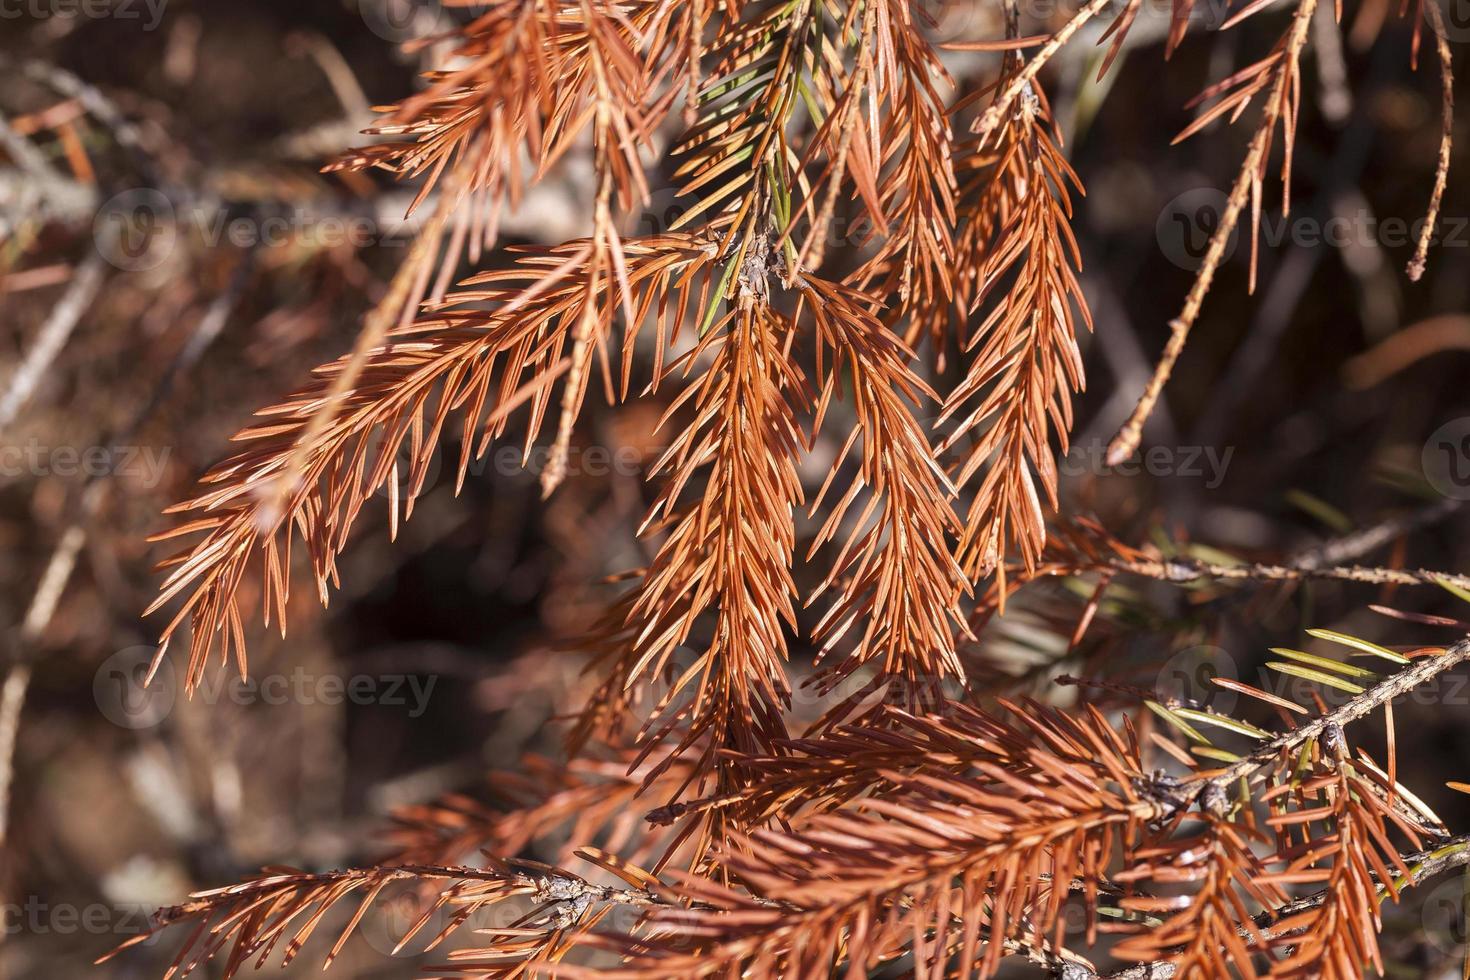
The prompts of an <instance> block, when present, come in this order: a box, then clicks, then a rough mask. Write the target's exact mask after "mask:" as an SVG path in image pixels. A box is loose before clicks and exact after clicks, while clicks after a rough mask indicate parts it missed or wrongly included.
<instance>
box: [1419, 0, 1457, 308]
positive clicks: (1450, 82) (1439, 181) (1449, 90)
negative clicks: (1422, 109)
mask: <svg viewBox="0 0 1470 980" xmlns="http://www.w3.org/2000/svg"><path fill="white" fill-rule="evenodd" d="M1419 6H1421V7H1423V8H1424V16H1425V17H1427V18H1428V19H1429V26H1430V27H1432V28H1433V29H1434V46H1435V50H1436V51H1437V52H1438V54H1439V75H1440V80H1441V82H1442V84H1443V91H1444V95H1443V97H1442V99H1441V106H1442V115H1441V120H1442V121H1441V130H1440V137H1439V162H1438V163H1437V164H1436V165H1435V168H1434V191H1433V192H1432V193H1431V194H1430V195H1429V210H1428V211H1427V212H1426V213H1425V215H1424V227H1423V228H1421V229H1420V230H1419V245H1418V247H1417V248H1415V249H1414V257H1413V258H1412V259H1410V260H1409V268H1408V270H1407V271H1408V274H1409V279H1410V280H1412V281H1414V282H1418V281H1419V277H1420V276H1422V275H1424V262H1425V259H1426V257H1427V256H1428V254H1429V244H1430V239H1432V238H1433V237H1434V226H1435V224H1436V223H1438V221H1439V205H1440V201H1441V200H1443V198H1444V189H1445V185H1446V184H1447V183H1448V182H1449V176H1450V151H1451V150H1452V149H1453V146H1454V130H1455V73H1454V67H1453V61H1452V57H1451V55H1450V44H1449V42H1448V41H1447V40H1445V25H1444V15H1443V14H1442V13H1440V11H1439V4H1438V3H1436V2H1434V0H1429V2H1427V3H1421V4H1420V5H1419Z"/></svg>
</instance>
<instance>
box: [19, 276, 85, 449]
mask: <svg viewBox="0 0 1470 980" xmlns="http://www.w3.org/2000/svg"><path fill="white" fill-rule="evenodd" d="M106 271H107V262H106V260H105V259H103V257H102V253H101V252H100V251H96V252H93V253H92V254H91V255H89V256H87V260H86V261H85V262H83V263H82V265H81V266H80V267H79V268H78V269H77V271H76V274H75V275H74V276H72V280H71V283H70V284H69V285H68V286H67V287H66V292H65V293H63V294H62V296H61V299H60V300H58V301H57V303H56V306H54V307H53V308H52V310H51V315H50V316H48V317H47V318H46V322H45V323H44V324H43V325H42V326H41V331H40V333H39V334H37V335H36V342H35V343H34V344H33V345H31V349H30V350H29V351H28V352H27V353H26V357H25V360H24V361H22V362H21V365H20V367H19V368H17V369H16V372H15V374H13V375H12V376H11V378H10V382H9V384H7V386H6V388H5V394H4V395H3V396H0V431H3V430H4V429H5V427H6V426H8V425H9V424H10V423H11V422H13V421H14V420H15V416H16V415H17V414H18V413H19V412H20V410H21V409H22V408H24V407H25V404H26V402H28V401H30V398H31V395H33V394H35V391H36V386H37V385H39V384H40V383H41V378H42V377H44V376H45V374H46V370H47V369H48V368H49V367H50V366H51V363H52V362H53V361H55V360H56V355H58V354H60V353H61V349H62V348H63V347H65V346H66V341H67V339H68V338H69V337H70V336H71V332H72V330H73V329H75V328H76V325H77V323H78V322H79V321H80V320H81V318H82V314H83V313H84V312H86V310H87V307H88V306H90V305H91V303H92V300H93V299H94V298H95V297H96V295H97V291H98V290H99V289H101V288H102V279H103V277H104V275H105V274H106Z"/></svg>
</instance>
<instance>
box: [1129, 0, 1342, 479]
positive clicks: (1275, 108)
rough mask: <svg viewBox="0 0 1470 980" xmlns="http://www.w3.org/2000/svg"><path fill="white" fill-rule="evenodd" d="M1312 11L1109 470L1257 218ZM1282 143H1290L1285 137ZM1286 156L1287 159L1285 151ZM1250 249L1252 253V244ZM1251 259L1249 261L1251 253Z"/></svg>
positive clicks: (1306, 13)
mask: <svg viewBox="0 0 1470 980" xmlns="http://www.w3.org/2000/svg"><path fill="white" fill-rule="evenodd" d="M1316 6H1317V0H1303V2H1302V3H1301V5H1300V6H1298V7H1297V10H1296V13H1295V14H1294V15H1293V17H1294V19H1293V22H1292V25H1291V29H1290V30H1289V31H1288V32H1287V36H1286V41H1285V45H1284V46H1283V48H1282V50H1281V55H1280V62H1279V64H1278V66H1277V68H1276V79H1275V81H1274V82H1273V84H1272V86H1271V92H1270V94H1269V96H1268V97H1267V100H1266V104H1265V107H1264V109H1263V110H1262V117H1261V122H1260V124H1259V125H1258V126H1257V127H1256V132H1255V135H1254V136H1253V137H1251V143H1250V148H1249V149H1248V150H1247V151H1246V155H1245V161H1244V163H1242V165H1241V168H1240V172H1239V173H1238V174H1237V175H1236V177H1235V185H1234V186H1233V187H1232V188H1231V190H1230V196H1229V198H1227V199H1226V201H1225V210H1224V213H1223V214H1221V216H1220V224H1219V225H1218V226H1217V227H1216V228H1215V233H1214V234H1213V235H1211V236H1210V244H1209V247H1208V249H1207V250H1206V251H1205V257H1204V261H1203V262H1202V263H1201V265H1200V268H1199V272H1198V273H1196V274H1195V279H1194V284H1193V285H1192V286H1191V287H1190V289H1189V295H1187V296H1186V297H1185V298H1184V308H1183V309H1182V310H1181V311H1180V313H1179V315H1178V316H1177V317H1175V318H1174V319H1173V320H1171V321H1170V322H1169V330H1170V334H1169V342H1168V343H1167V344H1166V345H1165V346H1164V353H1163V355H1162V356H1161V357H1160V358H1159V363H1158V366H1157V367H1155V368H1154V374H1153V377H1152V378H1150V379H1149V382H1148V384H1147V385H1146V386H1145V387H1144V390H1143V394H1142V395H1141V396H1140V397H1139V399H1138V404H1137V405H1136V406H1134V408H1133V413H1132V414H1131V415H1129V416H1128V421H1127V422H1125V423H1123V427H1122V428H1121V429H1119V430H1118V434H1117V435H1116V436H1114V437H1113V441H1112V443H1111V444H1109V446H1108V454H1107V462H1108V465H1109V466H1117V465H1118V464H1119V463H1121V462H1123V461H1124V460H1125V459H1127V458H1128V457H1130V456H1132V455H1133V454H1134V453H1135V452H1137V451H1138V444H1139V441H1140V440H1141V439H1142V437H1143V425H1144V423H1145V422H1147V421H1148V417H1149V415H1150V413H1152V412H1153V408H1154V405H1155V403H1157V402H1158V400H1159V396H1160V395H1161V394H1163V391H1164V385H1166V384H1168V382H1169V378H1170V376H1171V375H1172V374H1173V373H1174V365H1175V364H1176V363H1177V362H1178V360H1179V355H1180V354H1182V353H1183V352H1184V345H1185V342H1186V341H1188V339H1189V331H1190V329H1191V328H1193V326H1194V323H1195V320H1197V319H1198V318H1199V313H1200V309H1201V308H1202V307H1203V306H1204V302H1205V295H1206V294H1207V293H1208V292H1209V291H1210V284H1211V283H1213V282H1214V280H1215V273H1216V271H1217V270H1218V269H1219V268H1220V263H1221V262H1222V261H1224V258H1225V246H1226V245H1227V244H1229V242H1230V236H1231V235H1233V234H1234V233H1235V227H1236V225H1237V224H1238V223H1239V221H1240V212H1241V211H1242V210H1243V209H1244V208H1245V205H1246V202H1247V201H1250V202H1251V205H1252V212H1253V217H1255V218H1257V219H1258V218H1259V209H1260V192H1261V191H1260V189H1261V175H1262V172H1263V170H1264V169H1265V165H1266V156H1267V154H1268V153H1269V152H1270V149H1271V140H1272V136H1273V134H1274V133H1275V131H1276V124H1277V123H1278V122H1279V121H1280V120H1281V117H1282V107H1283V104H1284V102H1285V100H1286V99H1287V98H1288V97H1289V95H1290V91H1289V89H1290V86H1291V84H1292V80H1293V79H1294V78H1296V77H1297V61H1298V59H1299V57H1300V56H1301V52H1302V49H1303V48H1304V47H1305V46H1306V43H1307V37H1308V35H1309V34H1310V28H1311V26H1312V14H1313V12H1314V10H1315V9H1316ZM1287 138H1288V140H1289V139H1290V134H1289V133H1288V134H1287ZM1287 153H1288V158H1289V156H1290V147H1289V146H1288V149H1287ZM1251 247H1252V249H1254V248H1255V243H1254V242H1253V243H1252V246H1251ZM1252 255H1253V256H1254V253H1252ZM1251 278H1252V284H1254V278H1255V261H1254V257H1253V258H1252V262H1251Z"/></svg>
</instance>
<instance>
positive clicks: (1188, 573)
mask: <svg viewBox="0 0 1470 980" xmlns="http://www.w3.org/2000/svg"><path fill="white" fill-rule="evenodd" d="M1107 567H1109V568H1112V569H1116V570H1118V571H1120V572H1130V573H1132V574H1134V575H1142V576H1144V577H1146V578H1152V579H1158V580H1159V581H1161V582H1175V583H1180V584H1182V583H1185V582H1196V581H1199V580H1200V579H1217V580H1222V581H1231V580H1233V581H1240V580H1245V579H1249V580H1253V581H1263V582H1299V581H1302V580H1303V579H1334V580H1336V581H1339V582H1364V583H1367V584H1369V585H1440V584H1450V585H1457V586H1459V587H1460V588H1462V589H1470V575H1455V574H1452V573H1449V572H1436V571H1432V570H1430V569H1426V568H1408V569H1406V568H1370V567H1365V566H1363V565H1321V566H1318V565H1314V566H1312V567H1308V568H1299V567H1294V566H1292V565H1261V564H1254V563H1248V564H1244V565H1220V564H1216V563H1215V562H1206V561H1200V560H1198V559H1195V558H1160V559H1155V560H1144V561H1128V560H1125V559H1121V558H1114V559H1111V560H1110V561H1108V562H1107Z"/></svg>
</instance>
